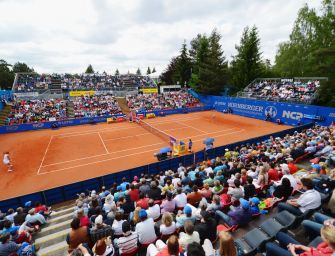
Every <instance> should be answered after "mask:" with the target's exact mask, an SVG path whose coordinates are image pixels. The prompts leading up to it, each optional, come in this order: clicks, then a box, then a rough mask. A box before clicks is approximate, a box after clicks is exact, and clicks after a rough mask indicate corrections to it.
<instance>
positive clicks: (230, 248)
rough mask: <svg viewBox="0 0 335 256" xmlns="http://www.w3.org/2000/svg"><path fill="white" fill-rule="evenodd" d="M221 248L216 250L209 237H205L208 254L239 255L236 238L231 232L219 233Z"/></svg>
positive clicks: (205, 247)
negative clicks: (235, 242)
mask: <svg viewBox="0 0 335 256" xmlns="http://www.w3.org/2000/svg"><path fill="white" fill-rule="evenodd" d="M219 238H220V240H219V249H218V250H214V248H213V245H212V243H211V241H209V239H205V241H204V244H203V246H202V247H203V248H204V251H205V253H206V256H238V253H237V251H236V247H235V244H234V239H233V237H232V236H231V235H230V233H228V232H226V231H221V232H220V233H219Z"/></svg>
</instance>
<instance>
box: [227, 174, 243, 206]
mask: <svg viewBox="0 0 335 256" xmlns="http://www.w3.org/2000/svg"><path fill="white" fill-rule="evenodd" d="M227 194H228V195H230V196H231V200H232V202H234V201H238V200H239V199H240V198H243V196H244V191H243V189H242V187H241V181H240V180H239V179H235V180H234V187H230V188H229V189H228V192H227Z"/></svg>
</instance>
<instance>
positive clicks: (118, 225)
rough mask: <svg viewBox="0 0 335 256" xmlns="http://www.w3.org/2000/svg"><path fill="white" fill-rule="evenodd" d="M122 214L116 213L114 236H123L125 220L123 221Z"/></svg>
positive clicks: (113, 227) (113, 226) (113, 225)
mask: <svg viewBox="0 0 335 256" xmlns="http://www.w3.org/2000/svg"><path fill="white" fill-rule="evenodd" d="M122 217H123V216H122V213H121V212H120V211H117V212H116V213H115V219H114V221H113V224H112V229H113V234H114V236H121V235H122V223H123V222H124V219H122Z"/></svg>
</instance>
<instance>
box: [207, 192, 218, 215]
mask: <svg viewBox="0 0 335 256" xmlns="http://www.w3.org/2000/svg"><path fill="white" fill-rule="evenodd" d="M219 209H221V198H220V196H218V195H214V196H213V199H212V203H210V204H208V205H207V209H206V211H208V212H210V213H215V211H216V210H219Z"/></svg>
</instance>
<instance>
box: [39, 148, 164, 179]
mask: <svg viewBox="0 0 335 256" xmlns="http://www.w3.org/2000/svg"><path fill="white" fill-rule="evenodd" d="M159 149H160V148H155V149H151V150H146V151H141V152H137V153H133V154H127V155H123V156H117V157H113V158H108V159H104V160H100V161H95V162H90V163H87V164H81V165H77V166H71V167H66V168H62V169H56V170H52V171H48V172H45V173H39V174H38V175H44V174H49V173H52V172H59V171H63V170H68V169H73V168H77V167H82V166H87V165H91V164H97V163H103V162H107V161H110V160H114V159H119V158H124V157H128V156H134V155H140V154H143V153H147V152H152V151H156V150H159Z"/></svg>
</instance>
